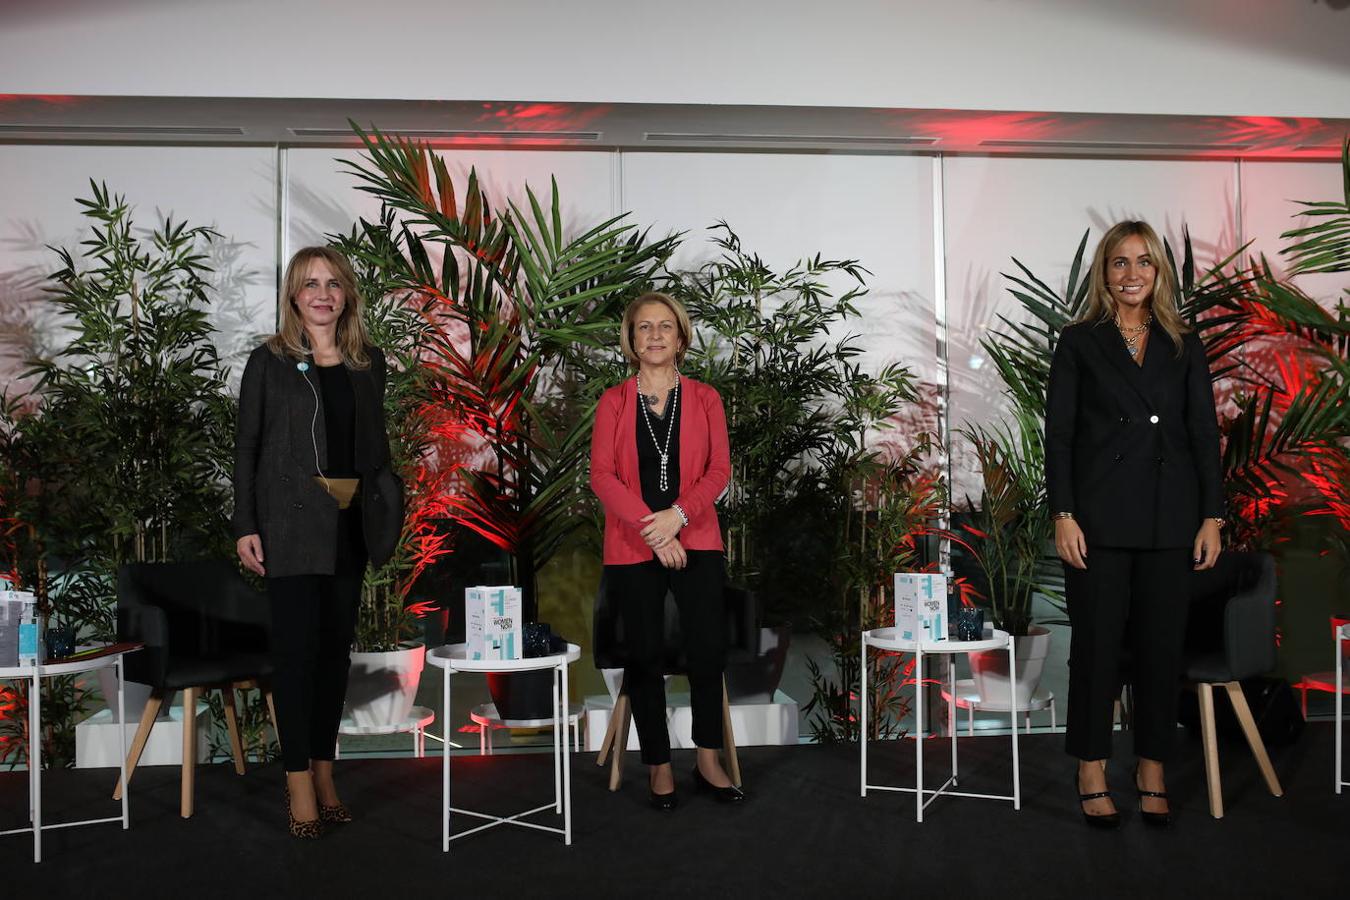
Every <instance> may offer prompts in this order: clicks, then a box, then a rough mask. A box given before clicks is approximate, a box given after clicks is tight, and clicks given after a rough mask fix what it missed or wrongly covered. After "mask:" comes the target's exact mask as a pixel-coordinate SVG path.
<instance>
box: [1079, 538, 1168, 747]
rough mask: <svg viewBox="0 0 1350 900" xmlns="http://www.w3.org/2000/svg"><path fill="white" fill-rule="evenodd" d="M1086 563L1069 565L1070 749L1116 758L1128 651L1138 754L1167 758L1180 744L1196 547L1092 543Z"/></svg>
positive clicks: (1135, 743)
mask: <svg viewBox="0 0 1350 900" xmlns="http://www.w3.org/2000/svg"><path fill="white" fill-rule="evenodd" d="M1087 565H1088V567H1087V569H1085V570H1084V569H1075V568H1073V567H1072V566H1069V565H1067V564H1066V565H1065V566H1064V588H1065V599H1066V600H1067V601H1068V607H1069V623H1070V625H1072V627H1073V633H1072V636H1071V639H1070V642H1069V716H1068V729H1067V734H1066V740H1065V749H1066V750H1067V751H1068V752H1069V754H1070V755H1072V756H1076V757H1078V758H1079V759H1085V760H1095V759H1107V758H1109V757H1110V756H1111V727H1112V721H1111V719H1112V711H1113V708H1114V705H1115V700H1116V698H1117V697H1119V696H1120V687H1121V674H1122V673H1121V661H1122V650H1128V652H1129V660H1130V672H1129V673H1128V674H1129V677H1130V679H1131V682H1132V684H1133V695H1134V711H1133V713H1134V720H1133V729H1134V751H1135V755H1136V756H1142V757H1144V758H1146V759H1156V760H1165V759H1167V758H1168V757H1169V756H1170V755H1171V754H1172V750H1173V747H1174V745H1175V743H1176V731H1177V697H1178V694H1179V692H1180V688H1181V685H1180V679H1181V666H1182V643H1183V641H1184V639H1185V636H1186V613H1187V609H1188V607H1189V605H1190V584H1191V567H1192V561H1191V550H1190V548H1177V549H1163V550H1128V549H1119V548H1113V547H1088V557H1087Z"/></svg>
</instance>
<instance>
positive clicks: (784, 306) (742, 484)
mask: <svg viewBox="0 0 1350 900" xmlns="http://www.w3.org/2000/svg"><path fill="white" fill-rule="evenodd" d="M712 232H713V238H712V242H713V244H714V246H716V247H717V248H718V249H719V250H720V251H721V254H720V255H719V256H718V257H717V258H715V259H713V260H712V261H710V262H708V263H706V264H705V265H703V266H701V267H700V268H699V269H697V270H695V271H692V272H680V273H673V274H672V275H671V276H670V280H669V282H668V284H667V289H668V290H670V292H671V293H672V294H674V295H675V296H677V297H679V298H680V299H681V300H682V301H683V303H684V304H685V306H686V307H687V308H688V310H689V313H690V315H691V317H692V318H693V319H694V320H695V322H696V323H697V327H696V335H695V340H694V343H693V346H692V347H691V348H690V352H689V355H688V357H687V358H686V360H685V366H684V368H685V371H687V372H688V373H689V374H690V375H691V376H692V377H695V378H698V379H699V380H701V381H704V382H707V383H708V384H711V385H712V386H713V387H715V388H717V390H718V392H719V393H720V394H721V395H722V400H723V405H724V406H725V408H726V413H727V432H728V437H729V438H730V441H731V446H732V448H733V454H732V478H731V486H730V489H729V491H728V493H727V496H726V497H724V498H723V500H722V502H721V504H720V506H719V508H718V517H719V519H720V520H721V523H722V527H723V531H724V532H726V538H727V540H726V543H727V563H728V571H729V574H730V576H731V577H732V578H733V579H735V580H737V581H739V582H740V583H742V584H743V585H745V586H746V587H748V588H750V589H751V590H753V591H755V592H756V593H757V594H758V595H759V596H760V598H761V601H762V602H763V604H764V606H765V610H766V618H767V620H768V621H769V622H771V623H774V624H778V623H781V622H790V621H791V620H792V619H793V618H794V617H798V618H801V619H803V620H804V621H803V624H805V622H806V621H809V620H810V619H811V618H812V617H813V616H815V615H817V614H818V610H819V608H820V606H821V603H822V601H821V598H823V597H825V596H826V595H827V592H828V590H829V589H828V587H827V584H826V583H827V582H828V579H829V574H828V573H829V571H830V569H831V567H832V565H833V562H834V561H833V559H832V557H831V552H832V551H831V550H830V547H831V546H832V545H831V540H832V539H831V538H830V535H832V534H833V533H835V532H836V531H838V529H839V528H840V527H841V521H840V519H839V517H840V516H842V515H844V507H843V505H842V503H835V502H833V501H829V500H826V501H823V502H822V498H826V497H831V496H835V494H834V493H832V491H834V490H835V489H838V488H839V486H840V485H841V484H843V483H844V482H845V481H846V480H847V476H848V474H849V473H854V474H856V473H857V472H859V471H860V470H861V469H862V468H865V467H866V466H867V465H869V464H872V463H875V462H877V461H878V454H877V451H876V450H875V448H873V447H871V446H869V444H868V441H867V438H868V433H869V431H872V430H875V429H880V428H884V427H886V426H887V423H888V421H889V420H890V419H892V417H894V416H895V415H896V414H897V413H898V412H899V411H900V410H901V409H902V408H903V407H904V406H905V405H906V404H908V403H912V402H914V401H915V400H916V399H917V395H916V393H915V390H914V386H913V377H912V375H911V373H910V372H909V370H908V369H906V368H905V367H903V366H900V365H890V366H887V367H885V368H883V369H882V370H881V371H880V372H878V373H876V374H872V373H870V372H867V371H864V369H863V368H862V366H861V365H860V364H859V362H858V357H859V356H860V354H861V353H862V350H861V348H860V347H859V346H858V345H857V338H856V335H855V334H851V333H850V334H845V335H844V336H843V337H842V338H840V337H836V336H835V335H836V334H837V333H838V332H839V331H840V330H841V329H843V328H847V327H848V326H849V325H852V324H855V323H857V322H858V320H859V318H860V316H861V310H860V306H859V304H860V303H861V302H862V301H863V300H864V298H865V296H866V293H867V287H866V281H865V276H866V275H867V274H868V273H867V270H866V269H864V268H863V267H862V265H861V264H860V263H859V262H858V261H857V260H851V259H846V260H829V259H824V258H822V257H821V256H820V255H819V254H817V255H815V256H813V257H808V258H805V259H802V260H799V261H798V262H796V263H794V264H793V265H791V266H788V267H787V268H785V269H781V270H775V269H774V268H772V267H770V266H769V265H768V264H767V263H766V262H765V261H764V260H763V259H762V258H761V257H760V256H758V255H757V254H755V253H753V252H751V251H749V250H747V249H746V248H745V247H744V246H743V245H742V243H741V239H740V237H739V236H738V235H737V234H736V233H735V232H734V231H733V230H732V229H731V228H730V227H729V226H728V225H727V224H726V223H725V222H718V223H717V224H716V225H715V226H714V227H713V229H712ZM839 280H842V281H844V283H845V284H846V285H847V287H846V288H845V289H844V290H842V292H838V293H836V292H835V291H834V290H833V289H832V288H831V287H830V285H831V283H835V282H837V281H839ZM840 496H842V495H840ZM826 510H832V511H833V515H834V516H835V518H834V519H833V520H830V521H820V518H819V517H820V515H821V514H822V513H824V512H825V511H826ZM807 522H810V523H811V525H810V526H808V525H806V523H807ZM826 605H827V606H828V603H826Z"/></svg>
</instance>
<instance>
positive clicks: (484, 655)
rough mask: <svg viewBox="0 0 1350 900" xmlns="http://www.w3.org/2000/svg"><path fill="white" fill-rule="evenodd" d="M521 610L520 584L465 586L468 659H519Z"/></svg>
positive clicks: (521, 644)
mask: <svg viewBox="0 0 1350 900" xmlns="http://www.w3.org/2000/svg"><path fill="white" fill-rule="evenodd" d="M520 610H521V602H520V588H518V587H510V586H505V587H471V588H466V589H465V591H464V622H465V640H466V641H467V643H468V647H467V650H468V655H469V659H520V658H521V649H522V646H523V640H522V635H521V631H522V629H521V622H520Z"/></svg>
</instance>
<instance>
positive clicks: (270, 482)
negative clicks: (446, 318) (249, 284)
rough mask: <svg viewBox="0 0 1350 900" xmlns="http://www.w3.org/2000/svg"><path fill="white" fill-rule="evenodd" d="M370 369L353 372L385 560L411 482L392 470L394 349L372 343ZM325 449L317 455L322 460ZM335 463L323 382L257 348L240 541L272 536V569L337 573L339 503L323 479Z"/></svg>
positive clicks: (237, 514) (378, 545)
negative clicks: (389, 391)
mask: <svg viewBox="0 0 1350 900" xmlns="http://www.w3.org/2000/svg"><path fill="white" fill-rule="evenodd" d="M367 349H368V352H369V354H370V367H369V368H367V369H364V370H362V369H352V368H348V369H347V374H348V376H349V377H350V378H351V383H352V394H353V396H354V398H355V403H356V423H355V424H356V428H355V432H356V448H355V451H356V453H355V456H356V470H357V472H358V473H359V475H360V477H361V493H360V499H359V503H360V507H361V524H362V532H363V534H364V536H365V540H366V551H367V554H368V555H369V557H370V561H371V563H372V564H373V565H375V566H376V567H379V566H381V565H383V564H384V563H385V562H387V561H388V560H389V557H390V556H391V555H392V554H393V551H394V547H395V545H396V544H397V543H398V538H399V535H400V533H401V532H402V529H403V485H402V482H401V481H400V480H399V479H398V477H397V476H396V475H395V474H394V473H393V472H392V471H391V470H390V467H389V438H388V434H387V432H386V429H385V421H384V381H385V360H384V354H383V353H382V352H381V351H380V349H379V348H378V347H369V348H367ZM316 454H317V460H316V458H315V457H316ZM327 464H328V440H327V434H326V431H325V427H324V411H323V388H322V387H321V386H320V384H319V379H318V378H317V377H316V374H315V372H314V371H313V368H312V364H311V366H310V368H309V369H308V370H307V371H306V370H301V369H300V367H299V366H298V364H297V362H296V360H294V359H291V358H289V357H285V356H278V355H277V354H275V353H273V352H272V351H271V350H270V349H268V347H267V345H266V344H263V345H262V346H260V347H258V348H257V349H255V350H254V351H253V353H252V355H250V356H249V358H248V364H247V365H246V366H245V367H244V376H243V380H242V382H241V383H240V386H239V421H238V427H237V429H236V431H235V453H234V515H233V517H232V520H231V521H232V526H233V529H234V535H235V538H236V539H237V538H240V537H243V536H244V535H247V534H257V535H260V536H261V538H262V545H263V565H264V566H266V568H267V575H268V577H269V578H272V577H283V576H288V575H331V574H332V573H333V571H334V569H335V564H336V559H337V525H338V506H337V501H336V500H334V499H333V498H332V496H330V495H329V493H328V492H327V491H325V490H324V489H323V487H322V486H321V485H319V484H318V483H317V482H315V480H314V473H315V470H316V468H318V469H320V470H321V469H323V468H324V467H325V466H326V465H327Z"/></svg>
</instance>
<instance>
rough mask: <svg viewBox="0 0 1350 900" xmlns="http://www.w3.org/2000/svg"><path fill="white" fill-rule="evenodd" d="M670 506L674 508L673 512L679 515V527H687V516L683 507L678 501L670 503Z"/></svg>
mask: <svg viewBox="0 0 1350 900" xmlns="http://www.w3.org/2000/svg"><path fill="white" fill-rule="evenodd" d="M670 508H671V509H673V510H675V514H676V515H677V516H679V517H680V522H681V527H683V528H688V527H689V516H688V515H686V514H685V512H684V508H683V507H681V506H680V504H678V503H672V504H670Z"/></svg>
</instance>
